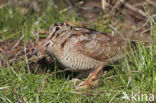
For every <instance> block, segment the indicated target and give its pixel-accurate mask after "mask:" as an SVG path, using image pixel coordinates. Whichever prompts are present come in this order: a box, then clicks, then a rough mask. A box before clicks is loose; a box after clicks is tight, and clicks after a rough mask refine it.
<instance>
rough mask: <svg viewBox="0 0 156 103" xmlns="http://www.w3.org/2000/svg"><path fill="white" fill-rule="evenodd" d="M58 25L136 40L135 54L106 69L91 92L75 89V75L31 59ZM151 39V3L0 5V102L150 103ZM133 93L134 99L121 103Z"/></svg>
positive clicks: (154, 63) (16, 1) (155, 32)
mask: <svg viewBox="0 0 156 103" xmlns="http://www.w3.org/2000/svg"><path fill="white" fill-rule="evenodd" d="M56 22H66V23H69V24H70V25H72V26H79V27H87V28H92V29H96V30H98V31H101V32H107V33H110V34H111V35H118V34H123V35H125V36H127V37H134V38H135V39H137V40H138V41H136V50H135V51H133V50H134V49H133V50H132V48H133V47H131V48H130V50H129V51H127V56H126V57H125V58H124V59H122V60H119V61H117V62H116V63H112V64H111V65H110V66H107V67H105V68H104V72H102V73H101V74H100V75H99V83H98V84H97V85H96V86H95V87H93V88H89V89H84V90H76V89H75V88H74V87H73V82H72V78H74V76H75V75H76V74H75V73H72V72H70V71H63V70H61V68H60V67H59V65H57V63H56V61H53V60H51V59H50V58H49V57H47V56H46V57H45V58H42V59H39V58H38V56H37V55H34V56H32V57H29V54H30V53H32V52H33V50H34V49H35V48H36V45H37V44H36V41H35V40H36V38H37V36H39V38H40V39H41V40H44V38H46V37H47V35H48V29H49V26H50V25H51V24H52V23H56ZM155 38H156V1H155V0H0V103H39V102H40V103H51V102H62V103H80V102H82V103H86V102H87V103H94V102H95V103H101V102H103V103H108V102H109V103H127V102H133V101H134V102H137V101H139V102H142V101H145V102H150V101H149V97H150V94H153V95H154V96H155V98H154V99H155V100H153V103H154V101H156V47H155V44H156V42H155V40H156V39H155ZM45 55H46V54H45ZM132 92H133V93H136V94H137V96H136V100H132V99H131V98H130V100H127V99H124V98H122V97H123V96H124V94H125V93H126V94H127V95H128V96H131V93H132ZM140 94H147V96H148V97H147V98H148V99H146V98H143V100H139V99H138V98H139V96H140Z"/></svg>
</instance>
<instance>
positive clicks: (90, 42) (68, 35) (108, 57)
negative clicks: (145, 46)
mask: <svg viewBox="0 0 156 103" xmlns="http://www.w3.org/2000/svg"><path fill="white" fill-rule="evenodd" d="M48 38H50V42H49V43H48V44H47V46H46V49H47V53H48V54H49V55H50V56H51V57H52V58H56V59H57V60H58V61H59V63H61V64H62V65H63V66H64V67H67V68H71V70H73V71H79V70H80V71H82V70H93V71H96V68H98V67H99V66H101V65H103V66H105V65H107V64H108V63H109V62H112V61H115V60H117V59H118V58H119V57H121V56H122V55H123V53H124V50H125V49H126V48H127V44H128V42H127V41H125V40H123V39H122V38H121V37H120V36H119V35H117V36H111V35H109V34H106V33H101V32H98V31H95V30H91V29H87V28H77V27H72V26H70V25H68V24H66V23H55V24H52V25H51V27H50V29H49V36H48ZM80 74H81V73H80ZM93 74H94V73H93Z"/></svg>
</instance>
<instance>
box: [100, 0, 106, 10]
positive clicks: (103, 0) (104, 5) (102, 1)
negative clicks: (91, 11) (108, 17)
mask: <svg viewBox="0 0 156 103" xmlns="http://www.w3.org/2000/svg"><path fill="white" fill-rule="evenodd" d="M101 3H102V9H103V10H105V9H106V6H107V2H106V0H101Z"/></svg>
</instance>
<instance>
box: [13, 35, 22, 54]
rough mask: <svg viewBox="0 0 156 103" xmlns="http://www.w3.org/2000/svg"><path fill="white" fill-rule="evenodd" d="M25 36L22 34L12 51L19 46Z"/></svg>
mask: <svg viewBox="0 0 156 103" xmlns="http://www.w3.org/2000/svg"><path fill="white" fill-rule="evenodd" d="M23 37H24V35H22V36H21V37H20V39H19V40H18V41H17V42H16V44H15V45H14V46H13V47H12V48H11V50H10V52H11V51H12V50H14V49H15V48H16V47H17V45H18V44H19V42H20V41H21V40H22V39H23Z"/></svg>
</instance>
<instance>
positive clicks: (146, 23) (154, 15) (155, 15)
mask: <svg viewBox="0 0 156 103" xmlns="http://www.w3.org/2000/svg"><path fill="white" fill-rule="evenodd" d="M151 17H152V19H153V18H155V17H156V14H153V15H152V16H151ZM149 21H150V20H149V19H148V20H146V22H145V23H144V24H143V25H142V26H140V27H138V28H137V29H136V30H135V31H139V30H140V29H141V28H143V27H145V26H147V25H148V23H149Z"/></svg>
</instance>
